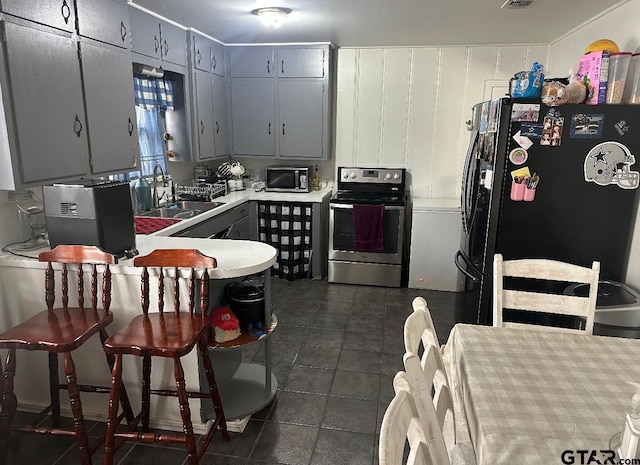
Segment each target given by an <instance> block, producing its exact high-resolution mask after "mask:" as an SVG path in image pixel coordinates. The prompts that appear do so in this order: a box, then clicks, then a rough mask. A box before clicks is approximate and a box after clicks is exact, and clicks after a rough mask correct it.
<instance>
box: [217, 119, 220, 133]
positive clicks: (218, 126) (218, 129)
mask: <svg viewBox="0 0 640 465" xmlns="http://www.w3.org/2000/svg"><path fill="white" fill-rule="evenodd" d="M219 132H220V125H219V124H218V122H217V121H216V134H218V133H219Z"/></svg>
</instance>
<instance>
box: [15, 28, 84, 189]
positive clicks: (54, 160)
mask: <svg viewBox="0 0 640 465" xmlns="http://www.w3.org/2000/svg"><path fill="white" fill-rule="evenodd" d="M3 27H4V41H5V43H4V44H3V45H4V47H3V53H4V55H5V58H4V61H5V63H6V67H7V70H6V72H7V77H8V80H6V81H5V79H2V81H5V82H3V83H2V86H3V89H2V90H3V94H5V95H4V96H5V98H6V97H8V96H10V99H7V100H6V101H5V113H11V109H12V114H13V118H7V119H8V126H9V133H10V139H9V140H10V145H11V155H12V158H13V160H14V163H13V165H14V178H15V177H16V176H15V166H16V164H17V165H20V166H21V176H19V178H20V179H19V180H18V179H17V181H18V182H17V183H20V182H21V183H25V184H26V183H32V184H33V183H41V182H43V181H49V180H55V179H62V178H70V177H74V176H75V177H80V176H83V175H85V174H87V173H88V171H89V166H88V165H89V163H88V156H87V152H88V144H87V130H86V125H87V124H86V118H85V112H84V103H83V96H82V82H81V79H80V63H79V61H78V45H77V42H76V40H75V39H73V38H71V37H69V36H68V35H66V34H63V33H60V34H58V33H53V32H48V31H46V30H44V29H41V28H40V27H29V26H24V25H19V24H14V23H12V22H9V21H4V22H3ZM8 101H10V102H11V103H12V106H11V107H9V106H8V105H9V104H8ZM11 126H13V131H15V132H12V131H11ZM14 137H15V141H14V143H11V140H12V139H13V138H14Z"/></svg>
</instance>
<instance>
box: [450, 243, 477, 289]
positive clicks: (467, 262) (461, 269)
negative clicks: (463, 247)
mask: <svg viewBox="0 0 640 465" xmlns="http://www.w3.org/2000/svg"><path fill="white" fill-rule="evenodd" d="M459 258H462V260H463V261H464V263H465V265H466V267H463V266H461V265H460V261H459ZM453 261H454V262H455V264H456V267H457V268H458V269H459V270H460V271H461V272H462V273H463V274H465V275H466V276H467V277H468V278H469V279H471V280H472V281H474V282H477V281H480V277H481V276H482V273H480V270H478V268H476V267H475V265H474V264H473V263H471V261H469V259H468V258H467V257H465V255H464V254H463V253H462V252H460V251H459V250H458V251H457V252H456V256H455V258H454V259H453ZM467 268H470V269H471V270H473V271H475V272H476V273H477V274H476V276H474V275H472V274H471V273H469V271H467Z"/></svg>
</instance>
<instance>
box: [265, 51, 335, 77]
mask: <svg viewBox="0 0 640 465" xmlns="http://www.w3.org/2000/svg"><path fill="white" fill-rule="evenodd" d="M277 53H278V60H277V62H276V64H277V71H278V77H281V78H321V77H324V74H325V66H324V64H325V63H324V60H325V54H326V50H325V48H317V47H316V48H286V47H280V48H278V49H277Z"/></svg>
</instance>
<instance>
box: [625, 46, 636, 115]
mask: <svg viewBox="0 0 640 465" xmlns="http://www.w3.org/2000/svg"><path fill="white" fill-rule="evenodd" d="M638 64H640V53H634V54H633V55H632V56H631V61H630V62H629V70H628V71H627V82H626V83H625V86H624V95H623V97H622V101H623V102H624V103H632V104H640V66H638Z"/></svg>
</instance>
